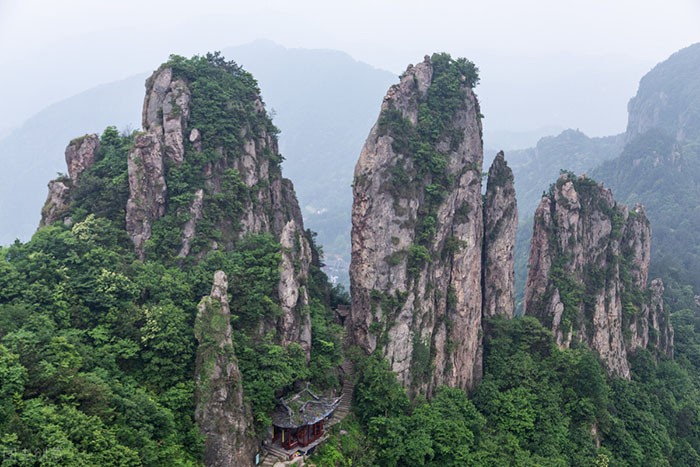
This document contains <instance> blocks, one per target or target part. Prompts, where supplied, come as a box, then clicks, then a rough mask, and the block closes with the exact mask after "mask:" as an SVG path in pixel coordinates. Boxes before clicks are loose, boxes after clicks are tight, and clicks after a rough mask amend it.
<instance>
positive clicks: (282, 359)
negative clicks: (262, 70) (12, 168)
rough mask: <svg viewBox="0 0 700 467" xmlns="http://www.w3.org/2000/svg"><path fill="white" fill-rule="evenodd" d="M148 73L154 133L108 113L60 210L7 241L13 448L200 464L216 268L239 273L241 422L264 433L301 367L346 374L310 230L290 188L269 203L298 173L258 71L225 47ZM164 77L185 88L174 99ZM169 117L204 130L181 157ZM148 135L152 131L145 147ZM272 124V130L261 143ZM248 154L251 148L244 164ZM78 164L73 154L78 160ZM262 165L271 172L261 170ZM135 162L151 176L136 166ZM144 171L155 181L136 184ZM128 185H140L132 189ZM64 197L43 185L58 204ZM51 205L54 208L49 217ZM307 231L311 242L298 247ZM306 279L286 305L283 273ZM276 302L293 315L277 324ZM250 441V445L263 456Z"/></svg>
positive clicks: (1, 352) (4, 322)
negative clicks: (249, 217)
mask: <svg viewBox="0 0 700 467" xmlns="http://www.w3.org/2000/svg"><path fill="white" fill-rule="evenodd" d="M164 76H173V77H174V78H172V79H173V81H171V82H170V83H171V84H170V85H168V86H170V87H168V88H167V89H171V91H168V93H167V94H166V93H164V91H163V89H164V88H159V86H163V85H164V84H163V83H165V82H166V81H164V78H163V77H164ZM183 86H184V87H183ZM149 89H151V90H152V93H151V94H150V97H149V96H147V99H146V103H145V108H146V110H147V111H146V112H144V123H145V126H146V128H148V132H146V133H137V132H135V133H132V134H120V133H119V132H118V131H117V130H116V129H115V128H113V127H110V128H107V129H106V130H105V131H104V132H103V134H102V135H101V137H100V138H99V145H98V147H99V149H97V150H96V151H95V152H94V154H92V155H91V157H93V158H94V160H93V161H92V163H90V164H85V165H84V166H80V164H77V163H76V164H71V166H69V171H70V173H69V175H70V178H69V177H62V178H60V179H59V180H57V181H56V182H57V183H59V182H60V183H62V184H64V186H66V187H67V193H68V195H67V197H65V198H63V199H62V201H65V204H63V205H58V204H54V205H53V206H54V207H58V208H62V209H53V210H45V212H44V214H45V218H44V221H45V223H46V224H49V225H47V226H46V227H43V228H41V229H39V231H38V232H37V233H36V234H35V235H34V236H33V238H32V240H31V241H29V242H27V243H24V244H22V243H19V242H17V243H15V244H14V245H12V246H10V247H7V248H3V249H2V250H0V271H1V272H0V375H2V377H1V378H0V394H2V397H1V398H0V400H1V401H2V402H1V406H0V410H1V411H2V416H0V433H1V435H0V456H1V458H2V459H3V462H4V465H5V464H6V465H120V466H123V465H201V464H202V459H203V450H204V449H205V446H206V439H208V438H210V437H211V436H213V435H212V433H206V434H207V437H206V438H205V436H203V433H202V432H200V427H199V426H198V424H196V423H195V419H194V415H195V402H196V401H195V397H194V395H195V389H197V394H198V395H197V398H196V400H197V401H198V402H197V404H201V403H206V399H205V398H204V395H206V391H207V386H206V384H205V385H202V384H203V383H202V382H201V380H200V382H199V383H197V384H196V383H195V378H194V375H195V370H196V371H197V374H198V375H202V377H203V378H208V377H206V375H207V374H208V373H206V372H204V373H202V371H205V370H206V371H211V367H209V366H207V365H210V363H207V364H206V365H205V366H204V368H202V369H200V368H199V367H197V368H195V354H198V353H200V352H199V351H198V348H200V350H201V348H202V346H206V345H207V344H206V342H208V339H209V338H208V337H207V335H206V334H204V335H202V334H201V329H202V328H200V331H199V334H198V338H199V339H200V342H199V344H198V341H196V340H195V331H194V326H195V315H196V313H197V303H198V302H199V301H200V299H201V298H202V297H204V296H207V295H208V294H209V293H210V290H211V289H212V280H213V277H214V272H215V271H217V270H222V271H225V273H226V274H227V275H228V277H229V278H230V282H229V284H230V286H229V290H228V295H229V296H230V297H231V299H230V308H231V310H232V314H233V319H232V321H231V326H232V334H233V343H234V344H233V349H232V351H233V352H234V354H233V355H235V357H231V356H229V358H233V359H234V361H237V364H238V366H239V367H240V374H241V378H240V379H239V380H237V381H234V382H229V384H235V385H239V387H240V385H241V383H242V387H243V391H244V394H245V401H244V404H245V405H247V406H249V407H252V416H253V417H254V424H255V433H247V434H246V436H249V437H253V438H254V439H257V435H261V434H264V433H265V432H266V428H267V427H268V426H269V424H270V419H269V413H270V411H271V410H272V409H273V408H274V406H275V404H276V397H277V396H278V395H280V394H282V393H284V392H285V391H288V390H290V389H292V388H293V387H294V384H295V383H296V382H297V381H301V380H304V381H310V382H312V383H313V384H315V385H317V387H320V388H327V387H332V386H333V385H334V384H337V379H336V377H335V368H336V367H337V365H338V364H339V361H340V346H339V340H340V337H341V333H340V332H339V330H338V329H337V327H336V326H335V325H334V324H333V323H332V322H331V319H330V318H331V312H330V308H329V305H330V302H329V301H330V296H331V295H330V293H331V292H330V289H329V288H328V285H327V282H326V276H325V275H324V274H323V273H322V272H321V271H320V269H319V261H320V256H319V251H318V250H317V249H316V247H315V246H313V244H312V243H311V244H307V243H306V242H307V241H311V236H309V235H308V233H305V232H302V231H297V232H296V233H294V231H293V230H289V229H290V225H291V226H292V227H293V226H294V225H299V226H301V225H300V224H299V222H300V220H299V219H297V221H296V223H295V220H294V216H295V215H296V214H295V209H296V212H298V207H296V208H295V206H294V204H295V203H296V201H295V200H293V197H294V195H293V192H286V194H285V196H286V197H287V198H284V197H283V198H279V197H277V198H276V199H275V201H274V202H273V203H272V204H266V203H267V201H269V200H268V198H266V195H265V191H266V190H273V189H275V187H278V188H277V189H279V187H282V188H281V189H282V190H286V189H287V188H285V187H287V186H288V185H287V183H288V182H285V181H284V180H282V179H281V177H280V168H279V163H280V158H279V155H278V153H277V152H276V148H275V146H274V144H275V140H274V138H275V134H276V129H275V127H274V125H273V124H272V122H271V120H270V119H269V116H268V115H267V113H266V112H265V111H264V109H263V108H262V107H261V105H262V103H261V101H260V100H259V90H258V88H257V84H256V82H255V80H254V79H253V77H252V76H251V75H250V74H248V73H247V72H245V71H244V70H242V69H241V68H239V67H238V66H237V65H235V64H234V63H231V62H226V61H224V60H223V59H222V58H221V57H220V56H218V55H207V56H206V57H195V58H193V59H190V60H187V59H183V58H181V57H173V58H172V59H171V61H170V62H168V63H167V64H165V65H163V67H161V68H160V69H159V70H158V71H157V72H156V74H154V78H152V79H151V80H149ZM171 92H172V96H173V97H172V99H175V100H169V99H171V97H168V96H171V94H170V93H171ZM183 93H184V94H183ZM184 95H188V96H189V99H190V100H189V101H187V100H182V97H183V96H184ZM176 97H177V98H176ZM154 99H156V100H155V101H154ZM159 99H164V100H162V102H161V101H160V100H159ZM154 102H156V104H157V105H162V107H154V106H153V105H151V104H153V103H154ZM159 102H161V104H158V103H159ZM158 109H160V110H158ZM151 110H152V118H153V119H151V116H149V115H151V113H150V111H151ZM188 114H189V119H188V118H187V117H186V115H188ZM176 120H177V121H180V122H182V124H183V125H184V126H183V127H182V129H181V130H177V131H185V129H186V128H190V129H193V128H195V129H197V131H198V135H199V138H200V139H198V140H196V141H195V140H188V139H186V140H184V141H183V140H182V139H180V140H179V144H181V145H182V146H180V147H181V148H182V149H183V150H184V152H183V153H182V154H180V155H181V156H184V158H183V159H181V160H180V162H177V157H176V154H174V152H173V151H176V150H177V148H178V140H177V138H174V137H175V136H177V134H178V133H177V132H173V131H170V130H173V128H174V127H173V125H174V122H175V121H176ZM159 122H160V123H159ZM163 123H165V126H162V125H163ZM166 127H167V130H164V128H166ZM163 131H165V133H163ZM245 134H248V135H249V136H247V137H244V135H245ZM154 138H155V140H154ZM161 138H162V139H161ZM248 138H256V139H255V140H254V141H256V143H255V145H258V146H254V147H258V148H259V149H260V151H261V152H259V153H258V152H256V153H253V154H251V153H250V146H249V141H250V140H249V139H248ZM260 138H262V139H260ZM159 139H160V140H161V143H157V140H159ZM84 141H85V139H78V140H75V141H74V142H72V143H71V144H73V145H80V144H81V143H83V142H84ZM149 141H155V142H154V143H153V144H154V145H152V146H144V144H146V142H149ZM264 141H267V143H265V144H267V145H268V146H267V147H262V146H260V144H263V142H264ZM160 144H162V146H159V145H160ZM91 147H92V148H95V147H97V145H93V146H91ZM158 147H162V149H163V152H160V150H159V149H157V148H158ZM148 148H151V149H148ZM217 148H218V149H217ZM148 151H150V152H148ZM246 151H248V152H246ZM77 153H78V154H79V155H81V154H82V155H81V156H80V157H85V154H84V151H83V152H81V151H77ZM161 156H162V157H163V158H164V162H165V166H164V167H165V168H164V172H163V173H161V174H160V175H161V176H162V177H164V178H163V180H166V181H167V184H168V187H167V191H164V192H162V193H163V194H164V195H165V198H159V197H158V196H155V197H154V198H149V196H152V195H154V192H153V189H155V188H156V187H158V186H160V185H157V184H155V185H154V184H153V183H154V181H157V180H158V179H157V178H155V179H154V178H149V175H148V174H149V173H150V172H148V171H149V170H150V169H149V167H151V168H152V167H153V166H152V164H155V163H156V161H157V159H156V158H157V157H161ZM244 157H248V158H250V157H257V158H258V159H257V160H256V161H255V164H254V166H252V167H247V168H246V170H243V169H241V170H239V169H237V168H236V167H240V166H239V165H237V164H239V163H240V161H242V160H243V158H244ZM87 160H88V159H81V160H79V161H77V162H81V161H82V162H85V161H87ZM74 162H75V161H74ZM78 166H80V171H78V172H76V171H74V170H70V169H71V167H78ZM263 168H265V169H266V170H267V172H266V174H265V177H269V178H260V179H259V180H257V182H255V183H253V181H252V179H251V177H253V176H254V174H255V173H257V171H258V170H262V169H263ZM134 170H136V172H134ZM139 170H145V171H146V176H145V178H141V179H139V178H138V176H137V175H136V173H137V172H138V171H139ZM268 174H269V175H268ZM135 177H136V179H138V180H140V181H138V182H135V181H134V180H135ZM161 181H162V180H161ZM163 183H165V182H163ZM143 184H145V185H149V184H150V185H149V186H150V188H149V189H147V190H145V191H142V189H143V187H144V186H145V185H143ZM289 186H290V185H289ZM200 192H201V195H198V194H199V193H200ZM61 193H65V192H64V191H61ZM140 195H142V197H141V198H139V196H140ZM198 196H200V203H201V205H200V208H202V206H203V210H202V211H201V212H200V213H199V214H198V215H197V216H195V217H196V222H195V227H193V229H194V232H195V235H194V236H193V237H190V238H189V240H191V245H190V246H191V248H190V250H189V251H188V252H187V253H185V254H183V251H182V242H184V241H185V240H186V239H188V234H187V230H188V229H185V230H183V227H186V226H187V225H189V223H188V221H187V218H188V217H189V216H188V215H187V213H188V210H189V207H190V206H191V204H190V203H191V202H192V200H193V199H196V198H197V197H198ZM127 198H128V202H127ZM133 199H140V200H141V201H139V202H138V203H136V204H138V206H136V205H134V204H132V200H133ZM159 200H160V201H167V203H166V205H164V206H167V207H166V209H164V210H163V211H160V214H159V215H160V217H158V216H156V217H152V218H151V220H150V222H151V223H152V236H151V238H150V239H148V240H147V241H146V242H145V243H143V244H139V242H138V241H137V238H138V237H137V236H134V232H133V225H131V224H130V223H133V222H134V216H135V215H136V214H133V213H132V214H131V216H132V217H129V214H127V213H128V212H130V211H129V210H131V209H137V211H136V212H141V211H138V209H144V207H146V206H152V205H153V204H152V203H157V202H159ZM54 201H55V199H53V198H51V197H50V199H49V202H48V203H47V207H48V206H50V205H51V203H53V202H54ZM258 202H263V205H260V206H258V205H256V203H258ZM139 203H141V204H139ZM276 203H282V204H276ZM248 209H254V211H255V215H256V216H258V219H259V220H260V222H264V221H265V219H266V218H265V217H264V216H267V215H270V216H273V217H275V219H279V220H280V221H283V222H285V223H286V224H284V229H283V232H288V233H289V234H292V235H293V236H296V240H292V244H289V243H288V242H289V240H288V238H287V236H285V235H287V233H285V234H284V235H283V234H282V233H280V231H278V230H277V227H275V226H273V222H272V221H271V220H270V225H269V227H264V224H263V226H262V227H260V226H258V227H256V226H251V225H248V226H246V220H245V219H244V218H242V217H241V215H242V213H244V212H245V211H246V210H248ZM280 209H284V210H285V211H284V212H282V211H279V210H280ZM49 211H50V212H51V216H53V219H49V218H47V217H46V216H47V215H48V214H49ZM189 212H191V211H189ZM279 216H282V217H279ZM290 216H291V218H290ZM125 219H126V220H127V221H126V222H125ZM129 219H131V220H129ZM270 219H271V218H270ZM256 225H257V224H256ZM190 227H191V226H190ZM141 232H142V233H143V231H141ZM292 238H294V237H292ZM281 242H282V243H285V246H284V247H283V246H282V245H281ZM294 242H296V245H295V243H294ZM305 244H306V245H308V246H307V247H308V248H310V249H311V251H306V252H305V253H304V252H301V251H300V250H299V249H300V248H304V245H305ZM139 245H141V247H142V248H143V249H142V250H139ZM142 253H145V254H142ZM302 253H303V254H302ZM298 255H301V256H298ZM140 258H142V259H140ZM294 258H296V259H294ZM304 258H308V259H304ZM293 259H294V263H295V264H294V265H293V264H291V262H292V260H293ZM302 261H305V262H303V263H302ZM302 273H303V274H305V275H304V276H303V277H302V276H301V275H300V274H302ZM282 276H284V280H282ZM297 280H303V283H302V284H301V285H297V286H298V287H300V289H299V290H301V291H302V292H303V299H304V301H303V302H302V301H301V298H300V299H299V301H298V302H296V305H295V304H294V303H293V302H294V301H293V302H292V305H293V306H294V308H288V307H289V306H290V305H289V304H290V297H288V296H286V295H284V294H285V293H287V289H285V288H284V287H283V286H282V285H281V284H282V283H284V284H296V283H297V282H296V281H297ZM299 290H294V291H293V292H294V293H295V294H297V295H295V297H300V295H299ZM297 307H298V308H297ZM301 316H303V317H305V318H303V320H304V323H308V324H299V323H298V321H297V322H296V323H297V324H294V323H292V324H291V326H292V328H290V327H289V326H290V324H289V323H288V322H287V321H288V320H290V319H292V320H294V319H296V320H299V319H301V318H300V317H301ZM282 317H284V319H285V320H287V321H285V323H286V325H285V326H282V325H281V324H276V323H279V322H280V318H282ZM198 319H199V318H198ZM293 326H308V327H309V328H308V332H309V336H308V337H309V338H310V339H311V341H304V340H300V341H294V340H293V339H294V337H293V335H292V334H293V330H294V328H293ZM290 333H291V334H290ZM212 338H213V336H212ZM290 339H292V340H290ZM204 348H206V347H204ZM212 364H213V363H212ZM207 368H208V370H207ZM221 423H224V422H223V421H222V422H221ZM223 426H225V425H223ZM256 434H257V435H256ZM253 454H254V453H252V452H249V453H246V456H247V457H246V459H248V458H249V459H250V462H252V457H253ZM248 456H250V457H248Z"/></svg>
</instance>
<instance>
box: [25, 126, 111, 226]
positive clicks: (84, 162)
mask: <svg viewBox="0 0 700 467" xmlns="http://www.w3.org/2000/svg"><path fill="white" fill-rule="evenodd" d="M99 149H100V138H99V137H98V136H97V135H85V136H81V137H80V138H75V139H74V140H72V141H71V142H70V143H68V146H67V147H66V152H65V156H66V166H67V167H68V177H60V178H57V179H56V180H52V181H50V182H49V194H48V196H47V197H46V202H45V203H44V207H43V208H42V210H41V221H40V223H39V227H43V226H45V225H50V224H53V223H54V222H56V221H57V220H60V219H62V218H63V217H64V216H65V215H66V214H67V213H68V210H69V206H70V192H71V189H72V188H73V187H74V186H75V185H76V184H77V183H78V180H79V179H80V175H81V174H82V173H83V172H84V171H85V170H86V169H88V168H89V167H90V166H92V164H94V163H95V157H96V154H97V151H98V150H99Z"/></svg>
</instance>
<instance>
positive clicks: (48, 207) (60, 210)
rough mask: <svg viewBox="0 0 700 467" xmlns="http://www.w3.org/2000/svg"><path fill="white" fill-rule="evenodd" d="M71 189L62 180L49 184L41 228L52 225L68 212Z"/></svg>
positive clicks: (42, 212)
mask: <svg viewBox="0 0 700 467" xmlns="http://www.w3.org/2000/svg"><path fill="white" fill-rule="evenodd" d="M69 194H70V187H69V186H68V185H67V182H64V181H62V180H52V181H50V182H49V194H48V196H47V197H46V202H45V203H44V207H43V208H42V209H41V222H40V223H39V227H44V226H46V225H51V224H53V223H54V222H56V221H57V220H59V219H61V218H62V217H63V215H64V214H65V213H66V212H67V211H68V198H69Z"/></svg>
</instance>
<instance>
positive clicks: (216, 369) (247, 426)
mask: <svg viewBox="0 0 700 467" xmlns="http://www.w3.org/2000/svg"><path fill="white" fill-rule="evenodd" d="M227 289H228V279H227V277H226V274H225V273H224V272H223V271H217V272H216V273H215V275H214V285H213V287H212V290H211V294H210V295H209V296H207V297H204V298H203V299H202V301H201V302H200V303H199V306H198V307H197V317H196V318H195V324H194V332H195V337H196V338H197V342H198V343H199V346H198V347H197V358H196V369H195V383H196V391H195V420H196V422H197V424H198V425H199V427H200V430H201V432H202V434H203V435H204V464H205V465H207V466H221V467H231V466H242V467H246V466H252V465H254V462H253V457H254V453H255V451H256V446H257V442H256V439H255V437H254V432H255V430H254V428H253V416H252V412H251V409H250V407H249V406H248V404H247V403H246V402H245V401H244V399H243V386H242V384H241V373H240V371H239V369H238V361H237V359H236V356H235V354H234V350H233V341H232V340H231V310H230V309H229V302H228V295H227Z"/></svg>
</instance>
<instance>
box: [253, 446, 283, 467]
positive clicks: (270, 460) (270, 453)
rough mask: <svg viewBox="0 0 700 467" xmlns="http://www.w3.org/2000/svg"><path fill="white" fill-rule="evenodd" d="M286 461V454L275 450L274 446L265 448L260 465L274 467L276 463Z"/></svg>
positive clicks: (278, 449) (280, 450) (277, 449)
mask: <svg viewBox="0 0 700 467" xmlns="http://www.w3.org/2000/svg"><path fill="white" fill-rule="evenodd" d="M286 460H287V453H286V452H285V451H284V450H282V449H280V448H276V447H274V446H267V447H266V448H265V457H263V460H262V462H260V465H262V466H264V467H274V465H275V464H276V463H277V462H280V461H286Z"/></svg>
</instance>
